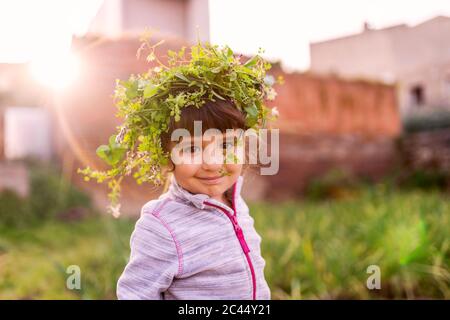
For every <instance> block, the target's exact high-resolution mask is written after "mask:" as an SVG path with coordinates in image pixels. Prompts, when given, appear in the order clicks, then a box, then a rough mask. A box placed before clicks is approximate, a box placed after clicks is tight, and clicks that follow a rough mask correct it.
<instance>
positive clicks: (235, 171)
mask: <svg viewBox="0 0 450 320" xmlns="http://www.w3.org/2000/svg"><path fill="white" fill-rule="evenodd" d="M242 167H243V165H242V164H226V165H225V169H226V171H227V172H228V173H230V174H232V175H240V174H241V172H242Z"/></svg>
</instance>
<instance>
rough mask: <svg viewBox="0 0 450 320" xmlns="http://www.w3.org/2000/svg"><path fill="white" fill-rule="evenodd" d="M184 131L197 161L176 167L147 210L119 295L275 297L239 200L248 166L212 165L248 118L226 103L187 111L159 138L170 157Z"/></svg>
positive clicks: (186, 149) (186, 151) (186, 152)
mask: <svg viewBox="0 0 450 320" xmlns="http://www.w3.org/2000/svg"><path fill="white" fill-rule="evenodd" d="M194 121H201V124H202V132H205V131H206V130H207V129H213V128H214V129H218V130H219V131H218V132H219V133H217V135H222V136H215V137H214V136H213V137H212V139H211V137H209V138H208V139H206V138H205V137H204V136H203V135H202V136H201V137H199V136H195V137H194V136H193V135H194ZM180 128H183V129H187V130H188V131H189V132H190V133H191V137H192V139H187V140H186V139H183V141H182V142H181V150H182V151H183V157H191V159H192V158H193V157H200V161H199V162H198V163H194V162H193V161H191V162H190V161H184V162H183V163H179V164H173V163H172V167H171V168H170V170H171V171H172V176H171V178H170V180H169V181H170V186H169V188H168V190H167V192H165V193H164V194H162V195H161V196H160V197H159V198H158V199H156V200H151V201H149V202H147V203H146V204H145V205H144V206H143V208H142V211H141V216H140V219H139V220H138V221H137V223H136V226H135V229H134V232H133V233H132V235H131V241H130V243H131V255H130V260H129V262H128V264H127V266H126V267H125V270H124V271H123V273H122V275H121V277H120V279H119V281H118V283H117V296H118V298H119V299H231V300H237V299H238V300H244V299H253V300H255V299H262V300H267V299H270V289H269V287H268V285H267V282H266V280H265V278H264V266H265V260H264V258H263V257H262V256H261V249H260V245H261V237H260V236H259V234H258V233H257V231H256V230H255V228H254V220H253V218H252V216H251V215H250V213H249V208H248V206H247V205H246V203H245V201H244V199H243V198H242V196H241V190H242V184H243V180H244V177H243V171H244V167H243V164H242V163H227V162H226V161H211V160H215V159H211V158H212V157H215V155H216V154H219V153H217V148H223V150H226V148H227V147H229V144H230V142H229V141H230V140H231V141H234V142H236V141H238V140H239V139H242V136H239V135H237V134H236V133H235V132H239V131H232V133H230V130H228V132H227V129H242V130H246V129H247V128H248V127H247V125H246V119H245V114H244V113H243V112H242V111H240V110H238V109H237V108H236V107H235V106H233V104H232V102H230V101H229V100H227V101H221V100H218V101H216V102H212V101H209V102H207V103H206V104H204V105H203V106H202V107H201V108H196V107H192V106H189V107H185V108H183V109H182V111H181V114H180V119H179V121H173V120H172V121H170V125H169V130H168V131H167V132H166V133H164V134H163V135H162V136H161V140H162V145H163V148H164V150H165V151H166V152H169V153H170V152H171V151H172V150H173V148H174V146H175V143H174V142H172V141H170V137H171V134H172V132H173V131H174V130H176V129H180ZM230 134H231V136H230ZM216 138H217V139H216ZM222 138H223V139H222ZM196 139H197V140H198V139H200V141H197V144H195V142H196V141H195V140H196ZM216 140H217V141H223V143H221V145H216ZM199 144H200V145H201V147H202V148H201V150H202V151H201V150H200V149H199V148H198V145H199ZM222 159H223V158H222Z"/></svg>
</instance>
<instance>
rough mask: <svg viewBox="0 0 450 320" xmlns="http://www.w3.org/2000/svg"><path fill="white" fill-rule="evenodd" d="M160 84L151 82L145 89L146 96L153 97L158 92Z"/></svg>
mask: <svg viewBox="0 0 450 320" xmlns="http://www.w3.org/2000/svg"><path fill="white" fill-rule="evenodd" d="M158 88H159V86H155V85H153V84H149V85H148V86H146V87H145V89H144V98H145V99H147V98H151V97H153V96H154V95H155V94H156V93H157V92H158Z"/></svg>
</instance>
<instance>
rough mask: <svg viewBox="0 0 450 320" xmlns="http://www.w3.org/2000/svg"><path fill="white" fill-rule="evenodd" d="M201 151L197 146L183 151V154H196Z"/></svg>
mask: <svg viewBox="0 0 450 320" xmlns="http://www.w3.org/2000/svg"><path fill="white" fill-rule="evenodd" d="M198 151H200V148H199V147H197V146H189V147H186V148H184V149H183V152H185V153H196V152H198Z"/></svg>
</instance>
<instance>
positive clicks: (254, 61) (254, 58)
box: [244, 56, 258, 68]
mask: <svg viewBox="0 0 450 320" xmlns="http://www.w3.org/2000/svg"><path fill="white" fill-rule="evenodd" d="M257 61H258V56H254V57H253V58H251V59H250V60H248V61H247V62H246V63H244V66H245V67H247V68H248V67H251V66H254V65H255V64H256V62H257Z"/></svg>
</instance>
